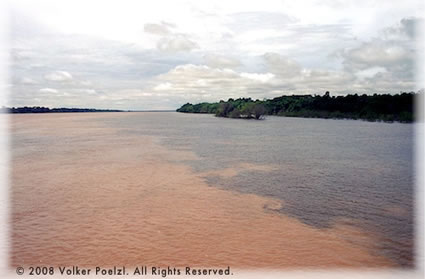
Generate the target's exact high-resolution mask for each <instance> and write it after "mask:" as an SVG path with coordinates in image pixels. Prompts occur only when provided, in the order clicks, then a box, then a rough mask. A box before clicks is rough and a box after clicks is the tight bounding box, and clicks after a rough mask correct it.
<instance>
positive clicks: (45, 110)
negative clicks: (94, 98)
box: [0, 107, 121, 113]
mask: <svg viewBox="0 0 425 279" xmlns="http://www.w3.org/2000/svg"><path fill="white" fill-rule="evenodd" d="M119 111H121V110H112V109H91V108H52V109H51V108H47V107H17V108H15V107H12V108H7V107H2V108H1V109H0V112H4V113H49V112H50V113H53V112H119Z"/></svg>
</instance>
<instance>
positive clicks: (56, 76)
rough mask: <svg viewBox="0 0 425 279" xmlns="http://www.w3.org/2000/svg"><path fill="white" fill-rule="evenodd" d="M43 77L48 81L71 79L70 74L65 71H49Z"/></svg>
mask: <svg viewBox="0 0 425 279" xmlns="http://www.w3.org/2000/svg"><path fill="white" fill-rule="evenodd" d="M44 78H45V79H46V80H49V81H71V80H72V79H73V77H72V75H71V74H70V73H68V72H65V71H55V72H51V73H49V74H47V75H45V76H44Z"/></svg>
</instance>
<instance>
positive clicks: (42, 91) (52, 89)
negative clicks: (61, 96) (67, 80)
mask: <svg viewBox="0 0 425 279" xmlns="http://www.w3.org/2000/svg"><path fill="white" fill-rule="evenodd" d="M39 91H40V92H41V93H58V92H59V91H58V90H57V89H54V88H42V89H40V90H39Z"/></svg>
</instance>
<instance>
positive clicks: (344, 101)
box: [177, 91, 423, 123]
mask: <svg viewBox="0 0 425 279" xmlns="http://www.w3.org/2000/svg"><path fill="white" fill-rule="evenodd" d="M422 97H423V93H419V92H418V93H415V92H409V93H406V92H401V93H400V94H395V95H390V94H382V95H378V94H373V95H366V94H363V95H357V94H354V95H346V96H330V93H329V92H328V91H327V92H326V93H325V94H324V95H323V96H319V95H314V96H312V95H292V96H289V95H284V96H280V97H275V98H273V99H264V100H258V99H257V100H253V99H251V98H239V99H232V98H230V99H228V100H227V101H223V100H221V101H219V102H215V103H207V102H204V103H198V104H191V103H186V104H184V105H183V106H181V107H180V108H179V109H177V112H183V113H209V114H215V116H218V117H225V118H239V119H258V120H259V119H263V118H264V116H266V115H275V116H286V117H303V118H325V119H327V118H328V119H361V120H367V121H384V122H402V123H412V122H414V121H415V115H414V99H415V98H422Z"/></svg>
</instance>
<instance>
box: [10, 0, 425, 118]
mask: <svg viewBox="0 0 425 279" xmlns="http://www.w3.org/2000/svg"><path fill="white" fill-rule="evenodd" d="M7 9H8V22H9V24H8V30H9V38H10V40H9V46H10V66H9V72H10V81H9V83H10V84H9V88H10V92H11V93H10V97H9V99H8V103H7V104H8V105H10V106H24V105H29V106H34V105H38V106H49V107H94V108H118V109H141V110H149V109H176V108H177V107H179V106H181V105H182V104H184V103H186V102H191V103H197V102H202V101H218V100H220V99H228V98H230V97H233V98H235V97H236V98H237V97H252V98H254V99H263V98H271V97H275V96H281V95H292V94H323V93H324V92H325V91H327V90H328V91H330V92H331V94H333V95H339V94H348V93H360V94H363V93H367V94H373V93H375V92H376V93H392V94H395V93H399V92H400V91H412V90H414V91H416V90H418V89H420V88H418V83H416V82H415V72H416V68H415V61H416V60H417V56H418V52H419V49H421V46H423V44H422V41H421V40H419V39H418V38H419V35H421V32H417V30H416V26H417V25H418V24H419V23H420V22H422V18H421V16H422V15H423V13H424V5H423V1H422V0H403V1H389V0H375V1H373V0H344V1H343V0H320V1H319V0H317V1H315V0H311V1H304V0H299V1H293V0H288V1H286V0H279V1H274V0H270V1H269V0H262V1H258V0H257V1H231V0H224V1H212V0H208V1H202V0H196V1H171V0H169V1H163V0H155V1H127V0H119V1H105V0H103V1H96V0H95V1H93V0H73V1H58V0H48V1H34V0H32V1H23V0H14V1H10V2H9V3H8V5H7Z"/></svg>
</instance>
